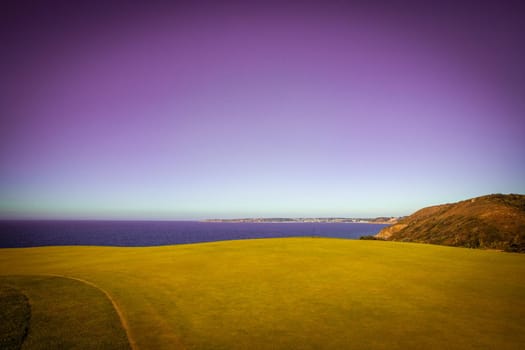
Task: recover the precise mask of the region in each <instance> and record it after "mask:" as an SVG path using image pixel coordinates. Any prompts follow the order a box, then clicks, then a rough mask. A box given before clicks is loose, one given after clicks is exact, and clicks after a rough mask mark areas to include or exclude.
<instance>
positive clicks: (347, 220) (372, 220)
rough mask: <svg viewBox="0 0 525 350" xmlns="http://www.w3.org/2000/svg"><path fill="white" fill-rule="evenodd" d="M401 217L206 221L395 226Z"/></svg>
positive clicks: (217, 220) (212, 220)
mask: <svg viewBox="0 0 525 350" xmlns="http://www.w3.org/2000/svg"><path fill="white" fill-rule="evenodd" d="M400 219H401V217H394V216H390V217H386V216H381V217H376V218H331V217H329V218H241V219H206V220H204V221H206V222H246V223H249V222H253V223H302V222H318V223H369V224H391V225H393V224H395V223H397V222H398V220H400Z"/></svg>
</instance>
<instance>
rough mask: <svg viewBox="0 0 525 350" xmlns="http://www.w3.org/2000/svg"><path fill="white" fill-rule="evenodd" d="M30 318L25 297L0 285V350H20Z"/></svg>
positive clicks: (15, 290) (29, 309) (8, 287)
mask: <svg viewBox="0 0 525 350" xmlns="http://www.w3.org/2000/svg"><path fill="white" fill-rule="evenodd" d="M30 318H31V307H30V305H29V301H28V300H27V297H26V296H25V295H24V294H23V293H22V292H20V291H19V290H18V289H15V288H12V287H10V286H6V285H1V284H0V349H4V350H18V349H20V347H21V346H22V343H23V341H24V338H25V336H26V334H27V331H28V329H29V319H30Z"/></svg>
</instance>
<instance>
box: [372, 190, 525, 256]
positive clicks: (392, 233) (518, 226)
mask: <svg viewBox="0 0 525 350" xmlns="http://www.w3.org/2000/svg"><path fill="white" fill-rule="evenodd" d="M377 237H379V238H384V239H389V240H395V241H412V242H421V243H432V244H442V245H450V246H458V247H468V248H493V249H504V250H508V251H515V252H525V195H519V194H507V195H503V194H493V195H488V196H482V197H477V198H472V199H468V200H465V201H461V202H458V203H452V204H443V205H436V206H432V207H427V208H423V209H421V210H419V211H417V212H415V213H414V214H412V215H410V216H408V217H406V218H404V219H402V220H400V221H399V222H398V223H397V224H395V225H393V226H390V227H387V228H384V229H383V230H381V232H379V233H378V234H377Z"/></svg>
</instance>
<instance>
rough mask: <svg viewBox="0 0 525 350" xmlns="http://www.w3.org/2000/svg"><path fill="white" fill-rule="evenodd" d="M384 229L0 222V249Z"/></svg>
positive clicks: (346, 234)
mask: <svg viewBox="0 0 525 350" xmlns="http://www.w3.org/2000/svg"><path fill="white" fill-rule="evenodd" d="M385 226H388V225H385V224H369V223H302V222H300V223H297V222H294V223H238V222H205V221H77V220H67V221H47V220H46V221H37V220H30V221H0V248H19V247H39V246H58V245H96V246H119V247H143V246H159V245H172V244H187V243H199V242H214V241H224V240H235V239H251V238H272V237H333V238H346V239H358V238H359V237H361V236H367V235H374V234H376V233H378V232H379V231H380V230H381V229H382V228H383V227H385Z"/></svg>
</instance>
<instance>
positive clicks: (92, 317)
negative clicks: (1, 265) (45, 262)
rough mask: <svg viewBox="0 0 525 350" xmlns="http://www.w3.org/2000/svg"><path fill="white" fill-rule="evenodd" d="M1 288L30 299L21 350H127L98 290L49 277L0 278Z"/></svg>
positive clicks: (115, 318) (111, 311) (117, 322)
mask: <svg viewBox="0 0 525 350" xmlns="http://www.w3.org/2000/svg"><path fill="white" fill-rule="evenodd" d="M2 255H3V254H2ZM0 284H3V285H4V286H5V285H8V286H14V287H16V289H15V290H18V291H23V293H24V294H25V295H27V297H28V298H29V302H30V304H31V311H30V314H31V320H30V322H27V321H29V319H28V317H27V316H26V317H25V320H26V324H25V325H24V326H26V327H27V325H29V332H28V334H27V337H26V339H25V341H24V342H23V348H22V349H24V350H36V349H129V343H128V340H127V338H126V334H125V332H124V330H123V329H122V325H121V323H120V319H119V318H118V315H117V314H116V312H115V310H114V309H113V306H112V304H111V302H110V301H109V300H108V299H107V297H106V296H105V295H104V293H102V292H101V291H100V290H98V289H96V288H94V287H92V286H89V285H86V284H84V283H81V282H79V281H75V280H70V279H66V278H61V277H52V276H0ZM12 290H13V289H12ZM25 300H26V301H27V299H25ZM13 305H15V303H14V302H11V303H8V306H11V307H12V306H13ZM28 309H29V307H28ZM27 323H28V324H27ZM18 329H21V328H20V326H19V327H18ZM0 348H1V349H4V347H3V346H2V347H0ZM19 348H20V347H19V346H14V347H12V349H19Z"/></svg>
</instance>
